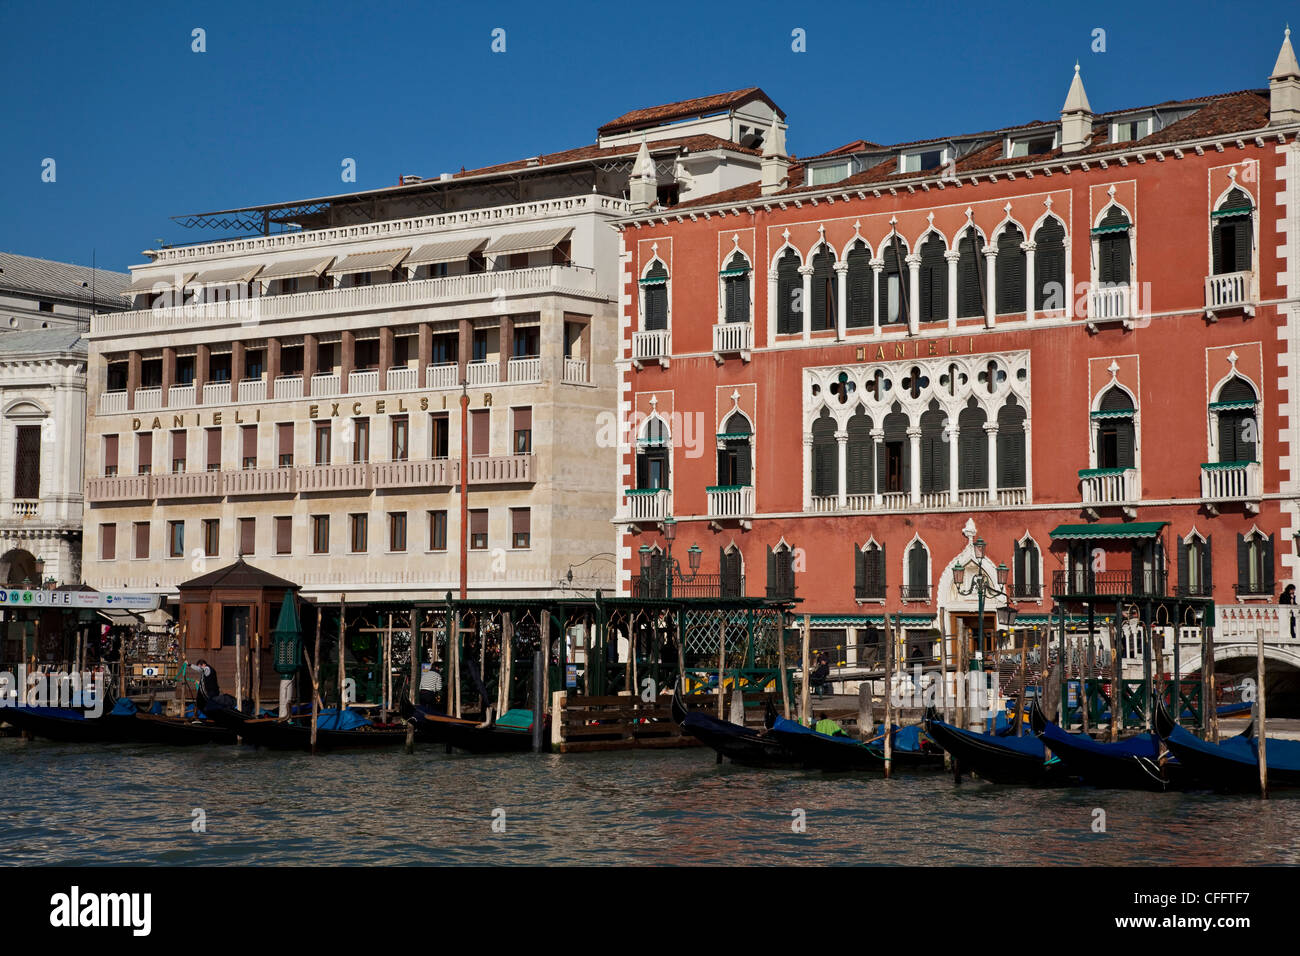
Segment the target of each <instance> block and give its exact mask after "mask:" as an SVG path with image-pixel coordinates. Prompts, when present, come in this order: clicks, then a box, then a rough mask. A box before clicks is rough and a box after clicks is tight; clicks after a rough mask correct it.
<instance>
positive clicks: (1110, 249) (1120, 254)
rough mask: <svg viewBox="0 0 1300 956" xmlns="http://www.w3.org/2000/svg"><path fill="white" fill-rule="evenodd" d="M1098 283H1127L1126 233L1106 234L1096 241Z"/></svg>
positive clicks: (1127, 245) (1127, 244) (1127, 243)
mask: <svg viewBox="0 0 1300 956" xmlns="http://www.w3.org/2000/svg"><path fill="white" fill-rule="evenodd" d="M1097 253H1098V258H1097V261H1098V270H1097V279H1098V281H1100V282H1105V283H1113V284H1115V285H1125V284H1127V283H1128V281H1129V240H1128V232H1127V231H1125V232H1108V233H1106V234H1105V235H1103V236H1101V238H1099V239H1098V240H1097Z"/></svg>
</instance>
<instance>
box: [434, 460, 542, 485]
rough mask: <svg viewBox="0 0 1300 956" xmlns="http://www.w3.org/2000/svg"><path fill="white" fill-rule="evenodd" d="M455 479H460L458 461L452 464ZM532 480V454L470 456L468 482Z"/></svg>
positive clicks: (495, 482) (488, 482) (497, 482)
mask: <svg viewBox="0 0 1300 956" xmlns="http://www.w3.org/2000/svg"><path fill="white" fill-rule="evenodd" d="M452 471H453V473H454V475H455V480H456V481H460V462H459V461H456V462H454V463H453V465H452ZM532 480H533V456H532V455H493V456H487V457H483V458H470V460H469V481H470V484H501V483H508V482H515V481H532Z"/></svg>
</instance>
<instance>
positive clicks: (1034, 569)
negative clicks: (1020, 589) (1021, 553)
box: [1025, 543, 1042, 594]
mask: <svg viewBox="0 0 1300 956" xmlns="http://www.w3.org/2000/svg"><path fill="white" fill-rule="evenodd" d="M1025 552H1026V555H1025V560H1026V562H1028V564H1029V587H1030V591H1031V593H1033V594H1037V593H1038V589H1039V587H1041V585H1042V582H1041V581H1039V579H1038V545H1036V544H1033V543H1030V544H1029V545H1027V546H1026V548H1025Z"/></svg>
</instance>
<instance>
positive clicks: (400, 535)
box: [388, 511, 406, 551]
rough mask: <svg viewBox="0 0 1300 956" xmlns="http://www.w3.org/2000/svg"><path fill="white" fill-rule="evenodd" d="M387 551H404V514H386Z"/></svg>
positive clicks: (400, 512) (396, 512) (401, 512)
mask: <svg viewBox="0 0 1300 956" xmlns="http://www.w3.org/2000/svg"><path fill="white" fill-rule="evenodd" d="M388 550H389V551H405V550H406V512H405V511H390V512H389V513H388Z"/></svg>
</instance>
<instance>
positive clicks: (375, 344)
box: [352, 339, 379, 372]
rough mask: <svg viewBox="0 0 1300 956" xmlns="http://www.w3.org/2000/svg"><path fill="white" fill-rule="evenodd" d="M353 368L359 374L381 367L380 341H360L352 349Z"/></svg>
mask: <svg viewBox="0 0 1300 956" xmlns="http://www.w3.org/2000/svg"><path fill="white" fill-rule="evenodd" d="M352 361H353V368H354V369H355V370H356V371H358V372H363V371H368V370H370V369H375V368H378V367H379V339H360V340H358V341H357V342H356V343H355V344H354V345H353V349H352Z"/></svg>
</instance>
